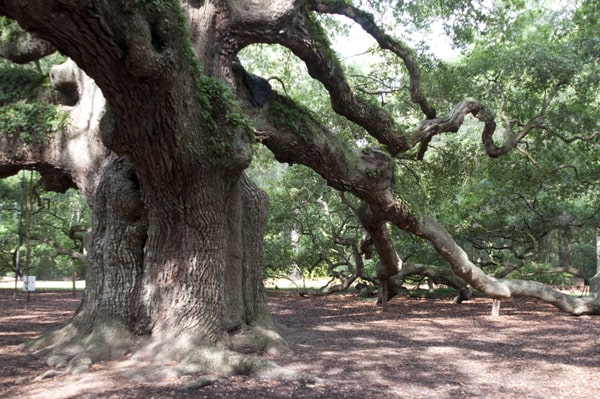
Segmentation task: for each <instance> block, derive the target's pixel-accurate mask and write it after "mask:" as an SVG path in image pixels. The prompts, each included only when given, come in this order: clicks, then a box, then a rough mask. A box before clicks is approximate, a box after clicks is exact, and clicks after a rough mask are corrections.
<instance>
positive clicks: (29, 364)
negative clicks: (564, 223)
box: [0, 291, 600, 399]
mask: <svg viewBox="0 0 600 399" xmlns="http://www.w3.org/2000/svg"><path fill="white" fill-rule="evenodd" d="M269 297H270V303H271V308H272V311H273V313H274V315H275V318H276V320H277V321H278V322H280V323H281V324H284V325H286V326H287V327H288V328H287V337H288V340H289V342H290V345H291V347H292V349H293V350H294V351H295V354H294V355H293V356H280V357H276V358H275V357H274V358H273V360H274V361H276V362H277V363H279V364H281V365H284V366H287V367H289V368H292V369H295V370H299V371H304V372H308V373H310V374H312V375H315V376H318V377H320V378H322V379H324V380H326V381H329V382H328V383H325V384H324V383H318V384H303V383H300V382H276V381H275V382H274V381H265V380H257V379H255V378H251V377H246V376H235V377H229V378H223V379H221V380H219V381H217V382H216V383H214V384H213V385H209V386H207V387H204V388H199V389H198V388H197V389H190V390H183V391H182V390H178V388H179V387H181V386H182V385H183V384H185V383H186V382H189V381H191V380H193V379H195V378H198V377H199V376H200V375H199V374H196V375H181V374H180V373H177V372H175V371H173V370H172V369H167V368H165V369H162V370H156V369H151V368H145V367H144V365H143V364H139V363H136V364H133V363H132V362H131V361H120V362H102V363H100V364H97V365H95V366H94V367H93V369H92V371H91V372H90V373H85V374H82V375H77V376H72V375H64V374H58V375H55V376H51V377H48V378H46V379H43V380H39V379H38V380H36V377H38V376H40V375H42V374H43V373H44V372H46V371H47V370H48V369H47V367H46V366H45V364H44V362H43V360H42V359H39V358H36V357H34V356H32V355H30V354H27V353H24V352H22V350H21V349H19V345H20V344H21V343H23V342H24V341H25V340H27V339H30V338H33V337H36V336H38V335H39V334H41V333H42V332H43V331H46V330H48V329H50V328H53V327H55V326H58V325H60V324H61V323H62V322H64V321H65V320H66V319H68V318H69V317H70V316H71V315H72V312H73V311H74V309H75V308H76V307H77V305H78V304H79V299H80V298H73V297H72V296H71V294H70V293H42V292H36V293H35V294H34V295H32V299H33V300H32V302H31V303H30V304H29V306H28V309H25V306H24V305H25V304H24V301H23V300H20V301H15V300H14V299H13V295H12V292H10V291H0V397H1V398H24V399H33V398H43V399H59V398H111V399H118V398H121V399H125V398H140V399H141V398H144V399H150V398H184V399H185V398H217V399H218V398H236V399H250V398H253V399H255V398H274V399H279V398H298V399H302V398H330V399H336V398H351V399H353V398H356V399H358V398H360V399H367V398H488V399H489V398H544V399H548V398H580V399H585V398H590V399H592V398H597V397H598V389H599V388H600V346H599V344H600V317H593V316H582V317H573V316H568V315H565V314H563V313H560V312H558V311H557V310H556V309H554V308H552V307H550V306H546V305H544V304H541V303H539V302H533V301H526V300H511V301H504V302H502V307H501V317H499V318H492V317H491V316H489V313H490V308H491V301H490V300H488V299H475V300H474V301H472V302H469V303H465V304H462V305H453V304H451V303H449V301H447V300H419V299H409V298H394V299H393V300H392V301H391V302H390V304H389V307H390V311H389V312H388V313H387V314H383V313H381V311H380V310H377V309H376V308H375V307H374V305H373V303H371V302H366V301H363V300H358V299H355V298H354V297H353V296H350V295H348V296H343V295H338V296H330V297H325V298H323V297H319V298H310V297H308V298H307V297H304V298H303V297H299V296H297V295H295V294H291V293H289V292H283V291H271V292H270V293H269Z"/></svg>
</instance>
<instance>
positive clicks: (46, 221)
mask: <svg viewBox="0 0 600 399" xmlns="http://www.w3.org/2000/svg"><path fill="white" fill-rule="evenodd" d="M32 173H33V175H30V174H32ZM38 179H39V175H37V174H36V173H34V172H28V171H22V172H20V173H19V174H18V175H15V176H12V177H9V178H6V179H2V180H0V219H1V220H2V225H1V226H0V275H4V274H6V273H8V272H11V271H12V272H14V267H15V264H14V262H15V260H16V257H15V253H16V252H15V251H17V250H18V251H19V252H20V256H19V259H20V262H19V263H20V265H19V268H20V269H21V271H22V272H23V270H25V268H26V265H25V259H26V257H25V237H26V235H27V233H28V234H29V236H30V237H31V239H32V246H31V248H32V256H31V264H30V265H29V269H30V274H31V275H37V276H38V277H39V278H53V279H57V278H64V277H70V276H71V274H72V267H73V265H74V266H75V272H76V274H77V275H78V276H79V277H80V278H81V277H83V276H84V268H85V264H84V262H83V261H82V260H81V257H82V256H83V253H82V248H83V240H84V235H85V233H86V230H87V229H88V228H89V225H90V219H89V209H88V206H87V204H86V203H85V202H84V201H83V198H82V197H81V196H80V195H79V193H78V192H76V191H75V190H69V191H67V192H66V193H65V194H57V193H52V192H44V191H41V188H40V187H39V186H38V184H37V181H38ZM29 184H33V187H34V190H33V197H32V203H33V207H32V212H31V227H30V230H29V232H27V231H26V229H27V226H26V223H25V218H26V215H25V213H26V211H27V210H26V207H25V201H26V198H27V195H28V192H29ZM75 254H77V256H76V257H73V255H75Z"/></svg>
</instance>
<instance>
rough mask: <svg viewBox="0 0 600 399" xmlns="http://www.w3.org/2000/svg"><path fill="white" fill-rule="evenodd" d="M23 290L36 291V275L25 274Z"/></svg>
mask: <svg viewBox="0 0 600 399" xmlns="http://www.w3.org/2000/svg"><path fill="white" fill-rule="evenodd" d="M23 291H35V276H23Z"/></svg>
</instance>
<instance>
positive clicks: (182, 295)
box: [0, 1, 285, 370]
mask: <svg viewBox="0 0 600 399" xmlns="http://www.w3.org/2000/svg"><path fill="white" fill-rule="evenodd" d="M218 6H219V7H224V4H218ZM90 7H91V8H90ZM219 7H217V4H212V3H209V2H206V3H204V2H201V3H197V2H190V3H188V4H184V8H183V11H184V12H185V13H186V14H187V17H188V21H190V31H191V32H192V39H194V40H195V42H194V43H190V41H189V40H190V39H189V37H188V36H186V35H187V33H188V30H187V29H186V28H185V20H184V18H183V16H182V10H181V9H180V8H179V7H178V3H177V2H171V3H164V4H163V3H161V4H158V3H154V2H152V3H149V4H142V3H136V4H135V5H133V4H132V5H128V4H127V3H123V2H106V3H103V4H100V3H96V4H95V5H91V6H89V7H88V6H87V5H85V4H78V3H71V4H69V5H67V4H65V3H64V2H61V1H57V2H54V1H39V2H29V3H27V4H21V3H20V2H11V1H9V2H4V3H3V4H2V5H1V6H0V12H2V13H6V14H7V15H9V16H11V17H13V18H15V19H17V20H19V22H20V23H21V25H23V26H24V27H25V28H26V29H31V30H33V31H36V32H37V33H38V35H39V36H40V37H43V38H45V39H47V40H49V41H50V42H52V43H53V44H54V45H55V46H56V47H57V48H58V49H60V51H62V52H63V53H65V54H68V55H70V56H71V57H72V58H73V59H74V60H75V62H76V63H77V64H78V65H79V66H80V67H82V68H83V69H84V70H85V71H86V72H87V73H88V74H89V75H90V76H91V77H92V78H93V79H94V81H95V83H96V84H97V85H98V87H99V88H100V89H101V91H102V94H103V97H101V98H102V101H104V99H106V106H105V107H103V105H104V104H103V103H102V104H101V107H100V108H101V109H103V114H102V116H101V119H100V115H99V114H98V113H97V112H98V111H97V109H98V107H92V109H93V112H90V111H91V110H88V112H90V113H89V114H88V115H87V116H88V117H89V119H88V122H90V121H91V122H92V123H89V124H88V126H87V130H85V131H84V130H83V129H82V130H81V131H77V134H78V137H77V138H76V137H75V136H76V135H77V134H76V133H75V132H71V134H70V138H71V139H72V140H70V141H68V142H67V143H71V142H73V141H75V140H81V141H82V143H85V144H86V145H87V147H85V146H84V147H85V148H89V149H91V150H92V151H93V152H94V155H95V156H93V157H90V158H91V159H92V161H93V163H94V165H87V166H84V167H80V166H78V165H72V164H71V163H70V162H65V158H66V157H65V156H64V154H65V153H68V148H67V147H66V146H65V141H64V140H56V142H55V145H56V146H57V148H56V154H54V157H53V158H52V160H51V162H52V170H53V171H60V172H61V173H62V175H64V176H65V179H66V181H68V182H72V183H70V185H73V186H75V185H76V186H77V187H79V188H80V189H81V190H82V191H83V192H84V194H86V198H88V200H89V202H90V205H91V206H92V219H93V230H92V234H91V235H92V236H91V240H90V248H89V257H88V269H89V271H88V274H87V276H88V279H87V282H88V289H87V290H86V293H85V299H84V301H83V303H82V305H81V307H80V309H79V311H78V313H77V315H76V316H75V318H74V320H73V322H72V323H70V324H69V325H68V326H66V327H64V328H63V329H61V330H59V331H57V332H55V333H53V334H51V335H48V336H46V337H44V338H42V339H41V340H39V341H38V342H37V343H35V345H34V347H36V348H40V349H44V350H48V349H49V350H51V351H52V354H53V355H52V356H51V357H50V358H51V359H52V362H55V363H62V362H66V361H67V360H69V359H70V358H71V360H70V367H71V369H72V370H80V369H83V368H85V367H87V366H88V365H89V364H90V363H91V362H92V361H95V360H99V359H104V358H109V357H114V356H119V355H122V354H123V353H124V352H125V351H126V350H127V349H128V348H130V346H131V345H132V343H133V342H134V340H135V339H136V338H135V337H136V336H149V337H151V343H149V344H148V345H149V346H147V347H148V348H151V349H152V350H151V351H150V350H148V351H143V350H140V351H139V354H140V356H145V355H147V356H152V357H154V358H161V359H163V360H166V359H168V358H178V359H193V360H199V358H202V357H203V353H204V352H203V349H204V348H205V347H214V346H218V347H221V348H230V349H234V350H237V351H242V352H256V351H270V350H277V349H282V348H285V343H284V342H283V340H282V339H281V338H280V337H279V335H278V333H277V332H276V331H275V326H274V324H273V322H272V320H271V318H270V315H269V313H268V308H267V304H266V296H265V293H264V287H263V285H262V232H263V231H264V223H265V221H266V205H267V201H266V197H265V195H264V193H262V191H261V190H260V189H259V188H258V187H257V186H255V185H254V184H252V183H251V182H250V181H248V179H247V178H246V177H245V176H244V174H243V169H244V168H246V167H247V166H248V164H249V162H250V159H251V157H250V147H249V139H250V136H249V134H248V133H249V131H248V127H247V126H246V122H245V120H244V119H243V118H242V117H241V115H239V111H238V110H237V109H236V106H235V103H234V99H233V97H231V94H229V91H228V89H227V87H226V86H225V85H224V84H223V83H221V82H220V81H219V80H218V79H217V78H219V79H220V80H221V81H225V82H227V81H229V80H230V79H229V76H230V75H231V74H230V72H229V70H230V68H231V65H232V61H233V60H234V58H235V54H236V51H237V50H238V47H237V46H232V44H234V45H235V43H232V42H231V41H227V40H225V39H224V37H222V35H226V34H227V32H228V30H227V29H226V26H225V24H226V22H227V20H226V14H225V11H226V10H225V9H223V8H219ZM217 22H219V29H216V27H215V25H214V24H215V23H217ZM198 59H199V60H200V61H201V62H200V63H198V61H197V60H198ZM207 75H211V76H214V77H215V78H211V77H207ZM53 76H54V80H55V82H56V85H55V86H56V88H57V89H62V93H63V97H64V100H63V101H64V102H65V103H68V104H69V105H75V106H74V107H73V108H72V109H69V110H70V111H71V115H72V116H73V119H75V116H76V110H78V109H80V108H79V107H80V106H81V107H82V108H83V102H84V101H91V100H90V97H86V96H77V91H78V90H73V85H70V84H71V83H73V84H75V83H77V77H79V76H81V73H80V71H79V70H77V69H72V70H58V69H56V70H53ZM86 87H88V88H89V87H96V86H95V85H94V84H92V83H91V82H89V85H88V86H86ZM77 88H79V87H77ZM80 93H81V91H80ZM86 105H88V106H89V105H90V104H89V103H87V104H86ZM77 117H78V118H81V115H78V116H77ZM95 124H97V125H99V126H97V128H95V127H96V126H95ZM98 137H99V138H100V140H101V143H100V142H99V141H98ZM3 148H4V149H6V148H8V146H3ZM40 151H41V152H44V153H45V151H46V149H41V150H40ZM80 155H81V154H80ZM96 155H97V156H96ZM7 158H8V159H9V160H10V162H14V163H15V165H13V166H14V168H13V169H11V170H10V171H9V170H8V168H6V169H5V170H6V172H5V174H6V175H8V174H10V173H12V172H13V171H16V170H18V169H19V168H23V167H31V168H36V169H40V170H41V171H42V173H44V170H43V165H44V163H47V161H46V160H44V159H42V158H43V157H42V156H41V155H31V158H32V159H31V163H29V164H27V163H25V162H24V161H23V160H21V159H19V157H18V156H16V155H14V154H12V155H11V154H8V155H7ZM8 163H9V162H5V164H8ZM85 172H88V174H87V175H86V173H85ZM92 172H93V173H92ZM62 175H61V176H62ZM175 338H176V339H175ZM211 359H212V360H215V357H214V356H212V357H211ZM223 359H225V358H223ZM226 359H227V361H226V362H221V361H216V362H215V363H214V364H213V365H214V366H215V367H221V368H222V367H234V366H235V365H232V364H229V365H227V364H223V363H232V362H235V361H240V360H239V359H238V358H235V357H231V356H228V357H227V358H226ZM201 360H202V362H203V364H208V363H209V362H208V361H207V358H203V359H201Z"/></svg>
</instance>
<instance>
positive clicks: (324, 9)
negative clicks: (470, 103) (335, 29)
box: [308, 0, 436, 119]
mask: <svg viewBox="0 0 600 399" xmlns="http://www.w3.org/2000/svg"><path fill="white" fill-rule="evenodd" d="M308 3H309V7H311V9H313V10H314V11H317V12H321V13H328V14H338V15H343V16H345V17H347V18H350V19H352V20H353V21H354V22H356V23H357V24H359V25H360V26H361V27H362V28H363V29H364V30H365V32H367V33H368V34H370V35H371V36H372V37H373V38H374V39H375V40H376V41H377V43H378V44H379V46H380V47H381V48H382V49H385V50H389V51H391V52H392V53H394V54H396V55H397V56H398V57H400V58H401V59H402V61H403V62H404V66H405V67H406V70H407V71H408V75H409V77H410V98H411V100H412V102H414V103H415V104H418V105H419V106H420V107H421V111H422V112H423V113H424V114H425V117H426V118H427V119H434V118H435V116H436V115H435V109H433V108H432V107H431V105H430V104H429V102H428V101H427V99H426V98H425V96H424V95H423V93H422V92H421V77H420V75H421V74H420V71H419V67H418V66H417V63H416V62H415V59H414V57H413V53H412V51H411V50H410V48H408V46H406V44H404V43H402V42H400V41H399V40H396V39H394V38H392V37H391V36H389V35H387V34H386V33H385V32H384V31H383V30H382V29H381V28H379V26H377V24H376V23H375V19H374V18H373V15H371V14H369V13H367V12H365V11H363V10H361V9H359V8H357V7H354V6H353V5H351V4H346V3H345V2H339V1H323V0H310V1H309V2H308Z"/></svg>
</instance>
